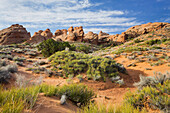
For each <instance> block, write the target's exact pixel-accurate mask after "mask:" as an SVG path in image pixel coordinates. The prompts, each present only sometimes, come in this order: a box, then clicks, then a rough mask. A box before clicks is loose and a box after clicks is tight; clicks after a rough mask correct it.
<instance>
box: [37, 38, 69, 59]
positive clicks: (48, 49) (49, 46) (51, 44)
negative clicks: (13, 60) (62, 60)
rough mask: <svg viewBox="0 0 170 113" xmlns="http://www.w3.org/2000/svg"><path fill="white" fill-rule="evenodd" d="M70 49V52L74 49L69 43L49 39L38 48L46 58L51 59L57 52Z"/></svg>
mask: <svg viewBox="0 0 170 113" xmlns="http://www.w3.org/2000/svg"><path fill="white" fill-rule="evenodd" d="M66 47H68V48H69V49H70V50H71V49H72V47H71V45H70V44H69V43H68V42H56V41H55V40H53V39H47V40H44V41H43V42H41V43H40V44H39V45H38V46H37V48H38V50H39V51H41V53H42V54H43V56H44V57H49V56H51V55H52V54H54V53H55V52H57V51H62V50H65V48H66Z"/></svg>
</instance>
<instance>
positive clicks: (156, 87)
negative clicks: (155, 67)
mask: <svg viewBox="0 0 170 113" xmlns="http://www.w3.org/2000/svg"><path fill="white" fill-rule="evenodd" d="M140 79H141V80H140V82H138V83H136V84H135V86H137V87H138V88H139V90H138V91H137V92H135V93H129V94H127V95H126V98H125V99H126V102H127V103H129V104H131V105H133V106H134V107H135V108H140V109H143V108H149V109H152V110H157V109H158V110H161V111H164V112H168V110H169V106H170V103H169V101H170V98H169V94H170V89H169V86H170V75H169V73H166V74H160V73H159V76H156V77H140Z"/></svg>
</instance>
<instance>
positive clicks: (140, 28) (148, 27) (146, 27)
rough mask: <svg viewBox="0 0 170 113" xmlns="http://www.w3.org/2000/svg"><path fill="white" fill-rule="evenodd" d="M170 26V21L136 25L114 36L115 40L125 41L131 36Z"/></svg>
mask: <svg viewBox="0 0 170 113" xmlns="http://www.w3.org/2000/svg"><path fill="white" fill-rule="evenodd" d="M168 26H170V23H165V22H155V23H151V22H150V23H147V24H142V25H136V26H133V27H131V28H129V29H128V30H127V31H125V32H122V34H120V35H119V34H117V35H115V36H113V37H112V40H113V41H117V42H125V41H126V40H128V39H130V38H135V37H138V36H140V35H143V34H147V33H150V32H154V31H157V30H159V29H162V28H166V27H168Z"/></svg>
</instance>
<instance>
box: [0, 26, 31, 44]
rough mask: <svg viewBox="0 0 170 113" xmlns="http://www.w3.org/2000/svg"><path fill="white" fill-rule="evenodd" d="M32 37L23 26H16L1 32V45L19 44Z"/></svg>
mask: <svg viewBox="0 0 170 113" xmlns="http://www.w3.org/2000/svg"><path fill="white" fill-rule="evenodd" d="M30 37H31V35H30V33H29V32H27V30H26V28H24V27H23V26H22V25H19V24H14V25H11V26H10V27H8V28H6V29H3V30H1V31H0V44H1V45H7V44H17V43H22V42H24V41H26V40H28V39H29V38H30Z"/></svg>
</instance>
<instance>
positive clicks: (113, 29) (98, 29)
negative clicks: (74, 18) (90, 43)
mask: <svg viewBox="0 0 170 113" xmlns="http://www.w3.org/2000/svg"><path fill="white" fill-rule="evenodd" d="M126 29H127V28H87V29H86V28H85V29H84V31H85V32H86V33H87V32H89V31H92V32H94V33H99V32H100V31H103V32H106V33H108V32H110V33H116V32H118V31H125V30H126Z"/></svg>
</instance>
